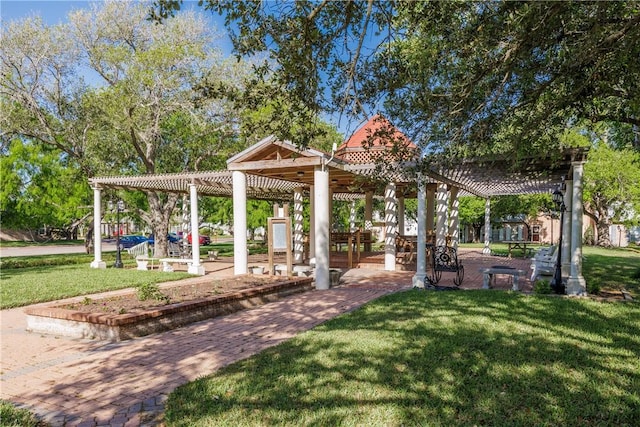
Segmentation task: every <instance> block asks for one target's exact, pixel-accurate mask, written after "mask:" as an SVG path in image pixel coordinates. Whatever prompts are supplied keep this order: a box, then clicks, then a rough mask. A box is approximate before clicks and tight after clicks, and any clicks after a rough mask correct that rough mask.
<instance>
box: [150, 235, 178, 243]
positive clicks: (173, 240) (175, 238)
mask: <svg viewBox="0 0 640 427" xmlns="http://www.w3.org/2000/svg"><path fill="white" fill-rule="evenodd" d="M147 240H148V241H149V244H150V245H153V244H154V243H155V242H156V240H155V237H154V236H153V234H149V237H148V238H147ZM167 240H168V241H169V242H171V243H178V242H180V236H178V235H177V234H176V233H169V234H167Z"/></svg>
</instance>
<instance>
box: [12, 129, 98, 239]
mask: <svg viewBox="0 0 640 427" xmlns="http://www.w3.org/2000/svg"><path fill="white" fill-rule="evenodd" d="M0 177H2V186H1V187H0V212H2V226H3V227H4V228H6V229H17V230H35V229H39V228H41V227H43V226H46V229H47V233H46V234H47V235H51V231H56V234H59V235H60V236H62V237H66V238H77V230H78V226H79V225H80V224H81V223H82V222H83V221H84V220H85V219H87V218H88V217H89V216H90V215H91V209H90V208H91V194H90V192H89V189H88V187H87V185H86V179H85V177H84V175H83V173H82V171H81V170H80V169H79V168H78V166H77V164H76V162H75V160H74V159H73V158H71V157H69V156H68V155H66V154H65V153H61V152H60V151H59V150H57V149H55V148H53V147H51V146H44V145H41V144H32V143H29V142H25V141H21V140H18V139H14V140H12V141H10V142H9V143H8V145H6V146H5V147H4V148H3V150H2V156H1V157H0ZM33 237H34V238H35V236H33Z"/></svg>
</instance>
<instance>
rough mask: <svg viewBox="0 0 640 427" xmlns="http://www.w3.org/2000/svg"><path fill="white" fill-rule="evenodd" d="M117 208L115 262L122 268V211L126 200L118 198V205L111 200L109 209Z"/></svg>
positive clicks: (116, 266)
mask: <svg viewBox="0 0 640 427" xmlns="http://www.w3.org/2000/svg"><path fill="white" fill-rule="evenodd" d="M114 208H115V210H116V223H117V229H116V262H115V264H113V266H114V267H115V268H122V267H123V265H122V257H121V256H120V212H122V211H124V202H123V201H122V200H118V203H116V205H115V206H114V205H113V202H111V201H109V210H113V209H114Z"/></svg>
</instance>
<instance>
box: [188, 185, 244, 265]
mask: <svg viewBox="0 0 640 427" xmlns="http://www.w3.org/2000/svg"><path fill="white" fill-rule="evenodd" d="M189 199H190V202H191V256H192V257H193V262H192V263H191V265H190V266H189V268H188V269H187V273H189V274H197V275H198V276H204V266H203V265H202V264H200V228H199V225H200V219H199V218H198V189H197V188H196V185H195V184H193V183H192V184H189ZM245 224H246V223H245Z"/></svg>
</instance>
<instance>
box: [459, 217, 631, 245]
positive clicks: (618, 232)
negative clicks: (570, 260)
mask: <svg viewBox="0 0 640 427" xmlns="http://www.w3.org/2000/svg"><path fill="white" fill-rule="evenodd" d="M589 229H591V230H595V229H596V224H595V222H594V221H593V219H592V218H590V217H588V216H586V215H584V216H583V225H582V234H583V238H584V236H585V233H587V230H589ZM559 232H560V219H559V217H558V216H556V215H553V216H551V215H549V214H543V213H540V214H539V215H538V216H537V217H536V218H531V217H528V216H526V215H524V214H522V215H514V216H509V217H507V218H503V219H500V220H498V221H496V222H495V223H493V224H492V227H491V241H492V242H503V241H507V240H525V241H528V242H536V243H540V244H546V245H549V244H553V243H556V242H557V241H558V238H559V234H558V233H559ZM609 236H610V239H611V245H612V246H616V247H627V246H629V244H633V243H635V244H640V227H630V228H628V227H625V226H624V225H621V224H613V225H611V226H610V228H609ZM472 239H473V233H472V230H470V227H463V229H462V231H461V241H462V242H463V243H464V242H471V241H472ZM483 240H484V230H481V231H480V239H479V241H483Z"/></svg>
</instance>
